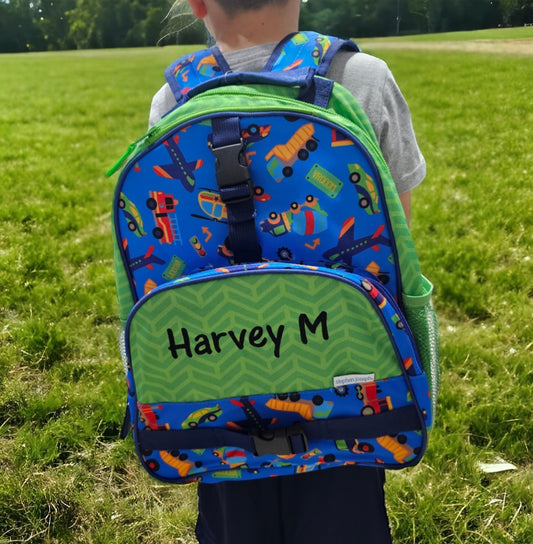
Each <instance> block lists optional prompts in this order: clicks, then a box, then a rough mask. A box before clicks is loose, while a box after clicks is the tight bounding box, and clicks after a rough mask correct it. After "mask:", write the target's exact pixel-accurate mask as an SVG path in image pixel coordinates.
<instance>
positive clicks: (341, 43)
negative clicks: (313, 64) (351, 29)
mask: <svg viewBox="0 0 533 544" xmlns="http://www.w3.org/2000/svg"><path fill="white" fill-rule="evenodd" d="M340 49H346V50H348V51H353V52H354V53H358V52H359V51H360V49H359V47H358V46H357V44H356V43H355V42H352V41H351V40H341V39H340V38H337V39H335V41H334V42H333V43H332V44H331V45H330V46H329V49H328V50H327V51H326V54H325V55H324V57H323V58H322V60H321V61H320V64H319V66H318V69H317V72H316V73H317V75H319V76H323V77H325V76H326V73H327V71H328V70H329V65H330V64H331V61H332V60H333V57H334V56H335V55H336V54H337V52H338V51H339V50H340Z"/></svg>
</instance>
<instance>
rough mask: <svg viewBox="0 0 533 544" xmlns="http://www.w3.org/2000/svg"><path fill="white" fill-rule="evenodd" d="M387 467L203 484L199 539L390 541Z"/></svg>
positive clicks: (223, 543)
mask: <svg viewBox="0 0 533 544" xmlns="http://www.w3.org/2000/svg"><path fill="white" fill-rule="evenodd" d="M384 481H385V472H384V471H383V470H381V469H373V468H364V467H354V466H347V467H339V468H334V469H328V470H322V471H320V470H319V471H315V472H309V473H306V474H300V475H298V476H282V477H275V478H265V479H262V480H253V481H244V482H224V483H220V484H200V485H199V486H198V510H199V512H198V522H197V526H196V535H197V538H198V541H199V542H200V544H337V543H339V542H342V543H343V544H358V543H361V544H390V543H391V536H390V530H389V523H388V518H387V511H386V508H385V496H384V492H383V484H384Z"/></svg>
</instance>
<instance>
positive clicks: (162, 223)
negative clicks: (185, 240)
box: [146, 191, 181, 244]
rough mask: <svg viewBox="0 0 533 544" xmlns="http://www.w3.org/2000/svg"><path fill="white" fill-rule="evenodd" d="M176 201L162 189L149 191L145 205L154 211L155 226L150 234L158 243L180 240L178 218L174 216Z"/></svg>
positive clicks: (170, 242)
mask: <svg viewBox="0 0 533 544" xmlns="http://www.w3.org/2000/svg"><path fill="white" fill-rule="evenodd" d="M177 204H178V201H177V200H175V199H174V197H173V195H168V194H166V193H164V192H163V191H150V197H149V198H148V200H147V201H146V205H147V206H148V208H149V209H150V210H152V212H153V213H154V220H155V227H154V229H153V230H152V234H153V235H154V237H155V238H157V239H158V240H159V242H160V243H162V244H163V243H166V244H172V242H174V240H178V241H180V242H181V236H180V231H179V226H178V220H177V218H176V216H175V213H176V205H177Z"/></svg>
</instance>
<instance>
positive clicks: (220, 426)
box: [108, 32, 439, 483]
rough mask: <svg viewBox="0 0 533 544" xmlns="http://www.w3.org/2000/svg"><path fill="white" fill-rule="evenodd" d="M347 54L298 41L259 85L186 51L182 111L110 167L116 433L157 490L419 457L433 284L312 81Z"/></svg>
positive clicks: (176, 84) (348, 109)
mask: <svg viewBox="0 0 533 544" xmlns="http://www.w3.org/2000/svg"><path fill="white" fill-rule="evenodd" d="M341 48H342V49H348V50H352V51H358V48H357V46H356V45H355V43H353V42H351V41H344V40H340V39H337V38H333V37H329V36H324V35H320V34H317V33H312V32H299V33H296V34H293V35H290V36H288V37H287V38H286V39H284V40H283V41H282V42H280V44H279V45H278V46H277V47H276V48H275V50H274V52H273V54H272V56H271V58H270V60H269V62H268V63H267V65H266V66H265V68H264V70H263V72H261V73H232V72H231V71H230V69H229V66H228V64H227V62H226V61H225V59H224V57H223V56H222V54H221V53H220V51H219V50H218V49H217V48H216V46H215V47H212V48H210V49H205V50H202V51H196V52H194V53H191V54H189V55H186V56H184V57H182V58H180V59H179V60H177V61H176V62H174V63H173V64H172V65H171V66H169V67H168V68H167V70H166V72H165V74H166V79H167V81H168V83H169V84H170V87H171V89H172V91H173V92H174V95H175V97H176V100H177V106H176V107H175V108H174V109H173V110H171V111H170V112H169V113H168V114H166V116H165V117H164V118H163V119H162V120H161V121H160V122H159V123H158V124H156V125H155V126H154V127H153V128H151V129H150V130H149V131H148V132H147V133H146V134H145V135H144V136H143V137H142V138H141V139H140V140H138V141H137V142H135V143H134V144H132V145H131V146H130V148H129V149H128V151H127V153H126V154H125V155H124V156H123V157H122V158H121V159H120V160H119V161H118V163H117V164H116V165H115V166H114V167H113V168H112V169H111V170H110V171H109V172H108V174H109V175H111V174H112V173H113V172H115V171H117V170H119V169H122V170H121V173H120V177H119V180H118V183H117V187H116V191H115V196H114V203H113V236H114V246H115V270H116V283H117V294H118V300H119V311H120V320H121V335H120V339H121V340H120V347H121V354H122V359H123V362H124V370H125V373H126V378H127V386H128V401H127V406H128V408H127V418H126V425H125V430H126V431H128V430H129V429H130V428H131V429H132V430H133V438H134V442H135V446H136V451H137V454H138V456H139V458H140V460H141V462H142V464H143V466H144V468H145V469H146V470H147V471H148V472H149V473H150V474H151V475H152V476H154V477H156V478H158V479H160V480H163V481H166V482H174V483H186V482H191V481H201V482H203V483H216V482H220V481H228V480H247V479H254V478H265V477H269V476H278V475H288V474H298V473H303V472H308V471H313V470H319V469H328V468H332V467H337V466H341V465H360V466H370V467H382V468H390V469H398V468H403V467H408V466H412V465H415V464H416V463H418V462H419V460H420V459H421V457H422V455H423V454H424V451H425V449H426V445H427V437H428V430H429V429H430V428H431V426H432V424H433V420H434V414H435V402H436V398H437V392H438V386H439V371H438V357H437V323H436V319H435V314H434V312H433V309H432V304H431V294H432V286H431V284H430V283H429V281H428V280H427V279H426V278H425V277H424V276H423V275H422V274H421V272H420V266H419V261H418V257H417V254H416V251H415V248H414V245H413V242H412V239H411V236H410V233H409V230H408V226H407V222H406V219H405V216H404V213H403V210H402V207H401V203H400V200H399V197H398V194H397V191H396V188H395V185H394V182H393V180H392V179H391V176H390V173H389V171H388V168H387V166H386V164H385V161H384V159H383V157H382V155H381V151H380V149H379V146H378V143H377V141H376V137H375V134H374V132H373V130H372V128H371V125H370V123H369V121H368V119H367V117H366V115H365V113H364V112H363V110H362V109H361V107H360V106H359V104H358V103H357V102H356V100H355V99H354V97H353V96H352V95H351V93H350V92H349V91H347V90H346V89H344V88H343V87H342V86H340V85H339V84H337V83H334V82H333V81H331V80H329V79H327V78H326V77H325V75H326V72H327V69H328V66H329V64H330V62H331V59H332V58H333V56H334V55H335V54H336V52H337V51H339V50H340V49H341ZM124 434H127V432H126V433H124Z"/></svg>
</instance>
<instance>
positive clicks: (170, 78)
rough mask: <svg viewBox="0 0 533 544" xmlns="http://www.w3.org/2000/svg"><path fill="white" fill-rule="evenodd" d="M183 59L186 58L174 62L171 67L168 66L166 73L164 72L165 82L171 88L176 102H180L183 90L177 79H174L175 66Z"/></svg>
mask: <svg viewBox="0 0 533 544" xmlns="http://www.w3.org/2000/svg"><path fill="white" fill-rule="evenodd" d="M183 58H186V57H182V58H181V59H178V60H176V61H174V62H173V63H172V64H171V65H170V66H167V67H166V68H165V72H164V74H165V80H166V82H167V83H168V86H169V87H170V90H171V91H172V94H173V95H174V98H175V99H176V101H177V100H179V97H180V96H181V90H182V89H181V87H180V86H179V84H178V82H177V80H176V78H175V77H174V66H176V64H177V63H178V62H180V61H181V60H182V59H183Z"/></svg>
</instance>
